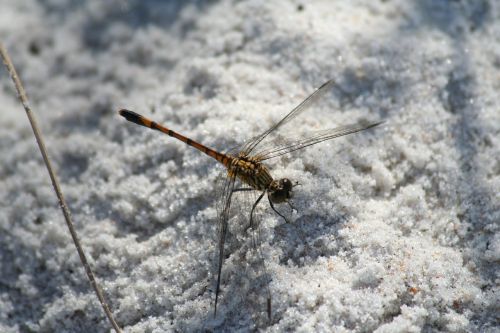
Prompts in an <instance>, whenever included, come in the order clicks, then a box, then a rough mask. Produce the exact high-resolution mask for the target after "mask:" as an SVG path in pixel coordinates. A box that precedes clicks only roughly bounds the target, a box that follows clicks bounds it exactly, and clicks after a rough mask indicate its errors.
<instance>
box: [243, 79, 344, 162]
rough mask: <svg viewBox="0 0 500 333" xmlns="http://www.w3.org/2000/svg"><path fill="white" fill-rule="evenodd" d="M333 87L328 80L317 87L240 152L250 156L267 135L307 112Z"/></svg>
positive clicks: (331, 81) (332, 83)
mask: <svg viewBox="0 0 500 333" xmlns="http://www.w3.org/2000/svg"><path fill="white" fill-rule="evenodd" d="M334 85H335V81H333V80H330V81H327V82H325V83H324V84H323V85H322V86H321V87H319V88H318V89H317V90H316V91H315V92H313V93H312V94H311V95H309V97H307V98H306V99H305V100H304V101H302V103H300V104H299V105H297V106H296V107H295V108H294V109H293V110H292V111H290V113H288V114H287V115H286V116H285V117H284V118H283V119H281V120H280V121H278V122H277V123H276V124H274V125H273V126H271V128H269V129H268V130H267V131H265V132H263V133H262V134H260V135H257V136H256V137H254V138H252V139H251V140H249V141H248V142H247V143H246V144H245V145H244V146H243V148H242V150H241V151H242V152H244V153H245V154H246V155H250V153H251V152H252V151H253V150H254V149H255V147H257V145H258V144H259V143H261V142H262V140H264V139H265V138H266V137H267V136H268V135H269V134H271V133H273V132H275V131H277V130H278V129H279V128H280V127H282V126H283V125H285V124H287V123H289V122H290V121H292V120H293V119H294V118H296V117H297V116H298V115H299V114H302V113H303V112H304V111H306V110H308V109H309V108H310V107H311V106H312V105H313V104H315V103H316V102H317V101H319V100H320V99H321V98H322V97H323V96H324V95H325V94H326V93H327V92H329V91H330V90H331V88H332V87H333V86H334Z"/></svg>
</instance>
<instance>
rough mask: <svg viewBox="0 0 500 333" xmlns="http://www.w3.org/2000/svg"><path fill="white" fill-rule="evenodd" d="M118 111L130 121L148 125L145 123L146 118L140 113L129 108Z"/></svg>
mask: <svg viewBox="0 0 500 333" xmlns="http://www.w3.org/2000/svg"><path fill="white" fill-rule="evenodd" d="M118 113H119V114H120V116H122V117H124V118H125V119H127V120H128V121H130V122H133V123H136V124H138V125H142V126H146V127H148V126H147V125H146V124H145V123H144V118H143V117H142V116H141V115H140V114H138V113H135V112H134V111H130V110H127V109H121V110H120V111H118Z"/></svg>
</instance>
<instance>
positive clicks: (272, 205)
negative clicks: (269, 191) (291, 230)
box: [267, 196, 289, 223]
mask: <svg viewBox="0 0 500 333" xmlns="http://www.w3.org/2000/svg"><path fill="white" fill-rule="evenodd" d="M267 199H268V200H269V205H271V208H272V209H273V210H274V212H275V213H276V214H278V215H279V216H281V217H282V218H283V220H285V222H286V223H289V221H288V220H287V219H286V217H285V216H284V215H283V214H281V213H280V212H278V211H277V210H276V208H274V204H273V202H272V201H271V198H270V197H269V196H267Z"/></svg>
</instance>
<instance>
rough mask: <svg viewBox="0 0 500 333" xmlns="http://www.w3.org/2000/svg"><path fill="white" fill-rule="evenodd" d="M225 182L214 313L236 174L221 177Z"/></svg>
mask: <svg viewBox="0 0 500 333" xmlns="http://www.w3.org/2000/svg"><path fill="white" fill-rule="evenodd" d="M221 183H222V184H223V185H222V187H221V191H220V193H218V196H219V198H218V203H217V211H218V212H217V213H218V220H219V221H218V250H219V256H218V263H217V285H216V287H215V308H214V315H216V314H217V302H218V300H219V292H220V280H221V272H222V265H223V264H224V245H225V243H226V236H227V229H228V221H229V217H230V211H231V198H232V195H233V190H234V184H235V176H232V177H230V176H228V175H227V174H226V175H225V177H224V178H222V177H219V184H221Z"/></svg>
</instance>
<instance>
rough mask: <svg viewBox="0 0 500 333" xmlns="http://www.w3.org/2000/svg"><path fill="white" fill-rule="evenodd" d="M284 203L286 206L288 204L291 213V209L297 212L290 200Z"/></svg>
mask: <svg viewBox="0 0 500 333" xmlns="http://www.w3.org/2000/svg"><path fill="white" fill-rule="evenodd" d="M286 203H287V204H288V206H290V209H291V210H292V214H293V211H296V212H298V210H297V208H295V207H294V206H293V204H292V202H291V201H287V202H286Z"/></svg>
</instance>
